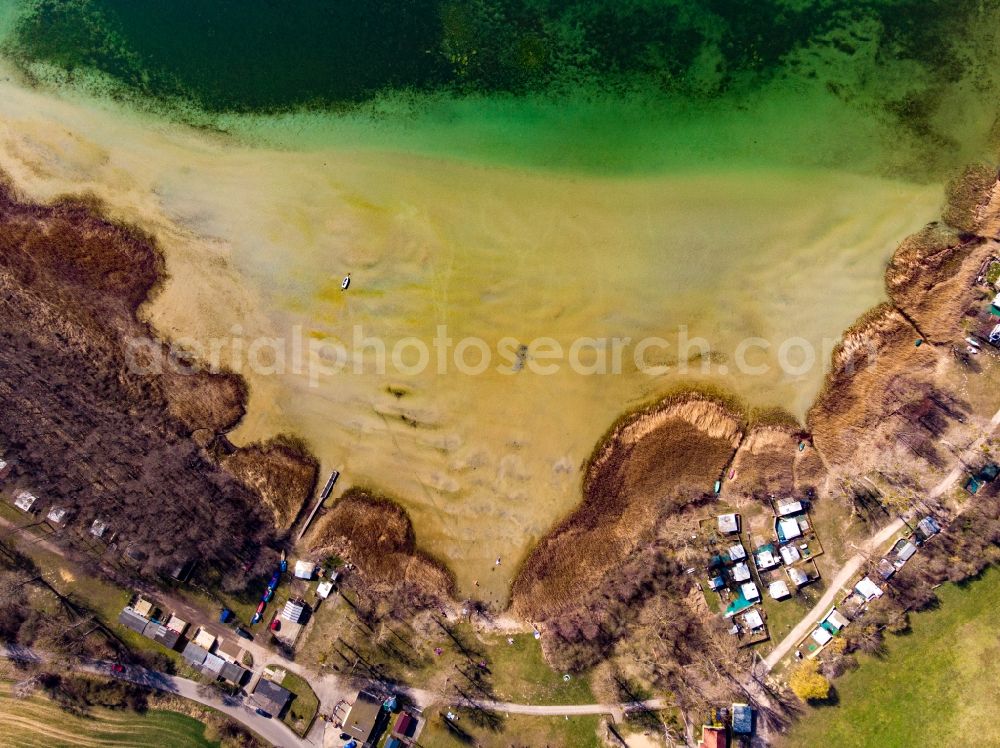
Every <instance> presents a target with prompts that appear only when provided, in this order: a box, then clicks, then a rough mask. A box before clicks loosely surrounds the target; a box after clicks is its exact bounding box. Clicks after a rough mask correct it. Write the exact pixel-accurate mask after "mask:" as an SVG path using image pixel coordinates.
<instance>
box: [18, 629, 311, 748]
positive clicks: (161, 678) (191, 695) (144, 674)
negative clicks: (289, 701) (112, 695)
mask: <svg viewBox="0 0 1000 748" xmlns="http://www.w3.org/2000/svg"><path fill="white" fill-rule="evenodd" d="M0 657H4V658H6V659H10V660H20V661H22V662H36V663H43V662H46V661H47V660H48V659H49V657H48V656H47V655H46V654H45V653H44V652H38V651H37V650H32V649H25V648H21V647H12V646H10V645H6V646H4V647H2V648H0ZM112 664H113V663H110V662H106V661H102V660H92V661H83V662H80V663H77V665H76V666H75V667H74V668H73V669H74V670H77V671H80V672H84V673H93V674H96V675H103V676H107V677H111V678H120V679H122V680H127V681H129V682H131V683H135V684H136V685H138V686H143V687H144V688H154V689H156V690H157V691H163V692H165V693H172V694H175V695H177V696H182V697H184V698H185V699H190V700H191V701H196V702H198V703H199V704H203V705H205V706H208V707H211V708H213V709H216V710H218V711H220V712H222V713H223V714H225V715H227V716H229V717H231V718H232V719H234V720H236V721H237V722H240V723H241V724H243V725H245V726H246V727H247V728H249V729H250V730H253V731H254V732H255V733H257V734H258V735H260V736H261V737H262V738H264V739H265V740H267V741H268V742H269V743H271V744H272V745H275V746H281V748H286V747H294V748H312V744H311V743H307V742H306V741H304V740H302V739H301V738H299V737H298V736H297V735H296V734H295V733H293V732H292V731H291V730H290V729H289V728H288V727H287V726H286V725H285V724H284V723H283V722H281V721H280V720H277V719H267V718H266V717H261V716H260V715H259V714H257V713H256V712H254V711H253V710H252V709H250V708H248V707H246V706H244V705H243V700H242V699H240V698H238V697H233V696H224V695H223V694H220V693H218V692H215V691H213V690H211V689H209V688H206V687H205V686H204V685H203V684H201V683H198V682H197V681H193V680H189V679H187V678H180V677H178V676H176V675H167V674H166V673H160V672H157V671H155V670H147V669H146V668H142V667H137V666H128V667H126V668H125V671H124V672H122V673H115V672H114V671H112V669H111V667H112Z"/></svg>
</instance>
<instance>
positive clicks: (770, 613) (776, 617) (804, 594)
mask: <svg viewBox="0 0 1000 748" xmlns="http://www.w3.org/2000/svg"><path fill="white" fill-rule="evenodd" d="M786 581H787V580H786ZM789 589H791V584H790V583H789ZM825 589H826V587H825V585H824V584H823V581H822V579H821V580H819V581H818V582H813V583H812V584H808V585H806V586H805V587H802V588H801V589H799V590H797V591H796V592H794V593H793V594H792V596H791V597H789V598H786V599H784V600H772V599H771V596H770V595H768V594H767V592H766V591H765V592H764V604H763V607H764V610H765V611H767V630H768V633H769V634H770V636H771V638H770V640H768V641H767V642H766V643H764V644H762V645H761V649H760V651H761V653H764V652H769V651H771V650H772V649H773V648H774V647H776V646H777V645H778V644H780V643H781V640H782V639H784V638H785V636H787V635H788V633H789V632H790V631H791V630H792V629H793V628H795V625H796V624H797V623H798V622H799V621H801V620H802V617H803V616H804V615H805V614H806V613H808V612H809V611H810V610H812V607H813V605H815V604H816V601H817V600H819V598H821V597H822V596H823V592H824V590H825Z"/></svg>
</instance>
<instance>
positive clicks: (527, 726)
mask: <svg viewBox="0 0 1000 748" xmlns="http://www.w3.org/2000/svg"><path fill="white" fill-rule="evenodd" d="M424 716H425V717H426V718H427V725H426V726H425V727H424V729H423V730H422V731H421V733H420V738H419V741H418V743H417V745H418V746H420V748H467V747H468V746H469V745H477V746H480V747H481V748H528V747H529V746H530V748H541V746H549V748H600V746H601V741H600V739H599V738H598V737H597V727H598V724H599V723H600V717H597V716H584V717H570V718H569V719H566V718H565V717H532V716H526V715H522V714H512V715H510V716H509V717H506V716H503V715H501V717H502V723H501V725H500V726H499V729H497V730H491V729H489V728H484V727H479V726H477V725H475V724H473V723H472V718H471V716H470V715H469V714H468V713H467V712H462V714H461V716H460V718H459V720H458V723H457V725H456V726H457V728H458V729H459V730H461V731H463V732H464V733H465V734H466V735H467V736H468V738H467V739H465V740H463V739H462V738H461V737H459V736H458V735H456V734H454V733H452V732H451V731H450V730H449V729H448V727H447V726H446V725H445V720H444V717H443V712H441V711H439V710H438V709H428V710H427V711H426V712H424Z"/></svg>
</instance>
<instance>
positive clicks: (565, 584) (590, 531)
mask: <svg viewBox="0 0 1000 748" xmlns="http://www.w3.org/2000/svg"><path fill="white" fill-rule="evenodd" d="M741 435H742V425H741V423H740V421H739V419H738V418H737V417H736V416H735V415H733V414H732V413H731V412H730V411H729V410H727V409H726V408H725V407H724V406H723V405H721V404H720V403H718V402H716V401H714V400H712V399H709V398H706V397H704V396H701V395H691V396H689V397H688V398H672V399H670V400H669V401H667V402H665V403H661V404H658V405H655V406H652V407H650V408H647V409H645V410H643V411H640V412H639V413H636V414H634V415H632V416H630V417H628V418H625V419H623V420H622V421H620V422H619V424H618V425H617V426H616V427H615V428H614V429H612V431H611V433H610V434H609V435H608V437H606V439H605V441H604V443H603V444H602V445H601V446H600V447H599V448H598V449H597V450H596V451H595V454H594V457H593V458H592V460H591V463H590V465H589V467H588V469H587V471H586V475H585V478H584V486H583V492H584V500H583V503H582V504H581V505H580V507H579V508H578V509H577V510H576V511H574V512H573V513H572V514H571V515H570V516H569V517H567V518H566V519H565V520H564V521H563V522H562V523H561V524H560V525H559V526H557V527H556V529H555V530H553V531H552V532H551V533H550V534H549V535H548V536H546V537H545V538H544V539H543V540H542V541H541V542H540V543H539V545H538V546H537V547H536V549H535V550H534V551H533V552H532V554H531V555H530V556H529V557H528V559H527V560H526V561H525V563H524V565H523V566H522V568H521V570H520V572H519V574H518V576H517V579H516V580H515V582H514V587H513V608H514V610H515V611H516V612H517V613H518V614H519V615H521V616H522V617H525V618H528V619H536V620H544V619H546V618H548V617H550V616H552V615H554V614H555V613H557V612H558V611H560V610H562V609H564V608H566V607H567V606H569V605H571V604H572V603H573V602H574V601H575V600H577V599H579V597H580V595H582V594H584V593H586V592H588V591H590V590H592V589H594V588H595V587H596V586H597V585H598V584H599V583H600V581H601V579H602V578H603V577H604V575H605V574H606V573H607V572H608V571H610V570H611V569H613V568H614V567H616V566H617V565H618V564H620V563H621V562H622V561H623V560H624V559H625V558H626V557H627V556H628V555H629V554H630V553H631V552H632V551H633V550H634V549H635V548H636V546H637V545H638V544H639V543H640V541H641V540H642V539H643V538H648V537H649V536H650V535H651V534H652V532H653V530H654V529H655V526H656V522H657V519H658V518H659V517H660V516H661V515H662V514H663V513H664V512H669V511H672V510H675V509H677V508H679V507H681V506H684V505H685V504H687V503H689V502H691V501H695V500H698V499H700V498H703V497H705V496H707V495H709V494H710V492H711V490H712V486H713V483H714V482H715V480H717V479H718V478H719V477H720V475H721V473H722V471H723V469H724V468H725V466H726V464H727V463H728V462H729V460H730V459H731V458H732V455H733V451H734V450H735V448H736V445H737V444H738V443H739V439H740V437H741Z"/></svg>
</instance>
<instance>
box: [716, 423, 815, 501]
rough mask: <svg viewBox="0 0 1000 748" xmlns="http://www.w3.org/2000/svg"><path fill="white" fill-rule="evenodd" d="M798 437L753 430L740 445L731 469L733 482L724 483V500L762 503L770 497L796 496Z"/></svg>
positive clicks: (770, 431)
mask: <svg viewBox="0 0 1000 748" xmlns="http://www.w3.org/2000/svg"><path fill="white" fill-rule="evenodd" d="M798 445H799V436H798V435H797V434H795V433H793V432H791V431H788V430H785V429H777V428H770V427H765V428H756V429H753V430H751V431H750V433H749V434H747V437H746V439H744V440H743V443H742V444H740V448H739V450H737V452H736V456H735V457H734V458H733V463H732V466H731V470H732V475H733V478H732V479H731V480H727V481H726V484H725V485H726V490H725V493H726V495H727V496H729V495H732V494H734V493H735V494H736V495H738V496H741V497H743V498H748V499H758V500H763V499H766V498H767V497H768V496H770V495H772V494H773V495H775V496H778V497H781V496H791V495H793V494H794V493H795V492H796V484H795V470H794V468H795V461H796V456H797V455H798V453H799V451H798Z"/></svg>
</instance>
